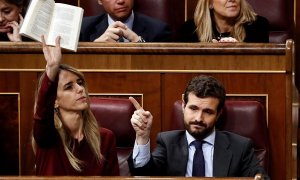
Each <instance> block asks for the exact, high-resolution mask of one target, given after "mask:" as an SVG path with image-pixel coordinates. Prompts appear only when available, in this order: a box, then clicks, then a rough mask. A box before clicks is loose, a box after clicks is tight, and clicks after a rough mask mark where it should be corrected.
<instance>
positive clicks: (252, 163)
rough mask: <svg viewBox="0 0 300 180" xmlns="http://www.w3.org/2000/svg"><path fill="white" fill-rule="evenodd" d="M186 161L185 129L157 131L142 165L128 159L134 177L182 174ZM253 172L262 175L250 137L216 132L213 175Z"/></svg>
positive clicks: (222, 175)
mask: <svg viewBox="0 0 300 180" xmlns="http://www.w3.org/2000/svg"><path fill="white" fill-rule="evenodd" d="M187 162H188V144H187V140H186V135H185V130H176V131H168V132H162V133H159V134H158V137H157V147H156V149H155V150H154V152H153V153H152V155H151V159H150V161H149V162H148V163H147V164H146V165H145V166H144V167H141V168H134V167H133V160H132V156H130V157H129V159H128V163H129V167H130V171H131V174H132V175H134V176H136V175H137V176H185V173H186V167H187ZM257 173H262V174H265V175H266V173H265V171H264V169H263V168H262V167H261V166H259V162H258V159H257V158H256V156H255V154H254V149H253V147H252V142H251V140H250V139H248V138H245V137H242V136H239V135H236V134H233V133H230V132H225V131H216V137H215V145H214V156H213V176H214V177H254V176H255V174H257ZM267 179H268V178H267Z"/></svg>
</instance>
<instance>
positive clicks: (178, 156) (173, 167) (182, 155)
mask: <svg viewBox="0 0 300 180" xmlns="http://www.w3.org/2000/svg"><path fill="white" fill-rule="evenodd" d="M171 149H172V150H173V153H172V156H173V157H172V158H171V159H172V160H171V161H172V162H169V163H170V171H173V172H172V173H171V174H176V175H178V176H185V172H186V166H187V161H188V144H187V140H186V136H185V131H184V133H182V134H181V136H180V137H179V139H178V143H176V144H172V145H171Z"/></svg>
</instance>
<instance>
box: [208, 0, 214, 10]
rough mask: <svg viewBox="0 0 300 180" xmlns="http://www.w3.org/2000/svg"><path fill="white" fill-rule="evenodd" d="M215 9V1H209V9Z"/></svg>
mask: <svg viewBox="0 0 300 180" xmlns="http://www.w3.org/2000/svg"><path fill="white" fill-rule="evenodd" d="M213 8H214V6H213V0H210V1H209V9H210V10H211V9H213Z"/></svg>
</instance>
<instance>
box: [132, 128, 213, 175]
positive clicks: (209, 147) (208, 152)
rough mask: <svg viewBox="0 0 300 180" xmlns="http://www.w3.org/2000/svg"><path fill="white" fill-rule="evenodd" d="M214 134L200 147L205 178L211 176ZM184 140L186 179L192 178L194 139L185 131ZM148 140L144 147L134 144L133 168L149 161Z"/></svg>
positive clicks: (205, 139)
mask: <svg viewBox="0 0 300 180" xmlns="http://www.w3.org/2000/svg"><path fill="white" fill-rule="evenodd" d="M215 136H216V132H215V129H214V130H213V132H212V133H211V134H210V135H209V136H207V137H206V138H204V139H203V141H204V143H203V145H202V150H203V155H204V160H205V177H212V176H213V156H214V142H215ZM186 138H187V142H188V147H189V153H188V163H187V166H186V173H185V176H186V177H191V176H192V169H193V157H194V153H195V151H196V149H195V146H194V145H192V142H193V141H195V138H194V137H193V136H192V135H190V133H188V131H186ZM150 157H151V156H150V140H149V142H148V143H147V144H145V145H138V144H137V143H136V142H135V143H134V148H133V153H132V158H133V165H134V167H135V168H138V167H143V166H144V165H146V164H147V163H148V162H149V160H150Z"/></svg>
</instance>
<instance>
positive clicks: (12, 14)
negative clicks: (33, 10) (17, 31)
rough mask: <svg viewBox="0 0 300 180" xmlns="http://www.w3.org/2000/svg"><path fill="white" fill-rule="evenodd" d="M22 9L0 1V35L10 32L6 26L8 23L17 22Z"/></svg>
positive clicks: (3, 0)
mask: <svg viewBox="0 0 300 180" xmlns="http://www.w3.org/2000/svg"><path fill="white" fill-rule="evenodd" d="M21 10H22V8H21V7H18V6H17V5H14V4H9V3H7V2H6V1H5V0H0V33H7V32H10V31H11V30H12V28H11V27H9V26H7V23H8V22H12V21H16V22H18V21H19V14H20V13H21Z"/></svg>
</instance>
